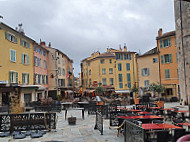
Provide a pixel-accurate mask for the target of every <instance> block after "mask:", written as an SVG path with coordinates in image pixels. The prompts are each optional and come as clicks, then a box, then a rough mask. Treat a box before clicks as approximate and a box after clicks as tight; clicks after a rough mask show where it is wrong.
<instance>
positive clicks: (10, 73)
mask: <svg viewBox="0 0 190 142" xmlns="http://www.w3.org/2000/svg"><path fill="white" fill-rule="evenodd" d="M11 75H12V72H9V83H11V82H12V81H11Z"/></svg>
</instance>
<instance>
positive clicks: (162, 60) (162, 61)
mask: <svg viewBox="0 0 190 142" xmlns="http://www.w3.org/2000/svg"><path fill="white" fill-rule="evenodd" d="M161 64H164V56H163V55H162V56H161Z"/></svg>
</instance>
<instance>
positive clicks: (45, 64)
mask: <svg viewBox="0 0 190 142" xmlns="http://www.w3.org/2000/svg"><path fill="white" fill-rule="evenodd" d="M44 68H45V69H47V61H46V60H44Z"/></svg>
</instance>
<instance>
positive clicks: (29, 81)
mask: <svg viewBox="0 0 190 142" xmlns="http://www.w3.org/2000/svg"><path fill="white" fill-rule="evenodd" d="M27 78H28V80H27V81H28V82H27V84H29V82H30V80H29V79H30V76H29V74H28V75H27Z"/></svg>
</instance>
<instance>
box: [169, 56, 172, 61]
mask: <svg viewBox="0 0 190 142" xmlns="http://www.w3.org/2000/svg"><path fill="white" fill-rule="evenodd" d="M169 60H170V63H172V54H169Z"/></svg>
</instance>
